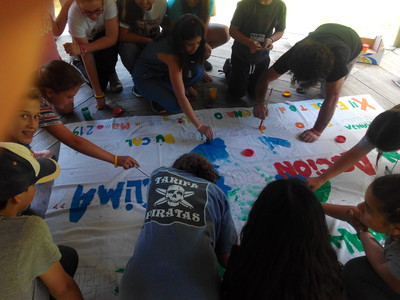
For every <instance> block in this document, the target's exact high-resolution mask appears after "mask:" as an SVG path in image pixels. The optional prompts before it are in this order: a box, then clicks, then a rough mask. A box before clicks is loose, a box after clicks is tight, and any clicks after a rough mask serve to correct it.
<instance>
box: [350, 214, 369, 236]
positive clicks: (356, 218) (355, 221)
mask: <svg viewBox="0 0 400 300" xmlns="http://www.w3.org/2000/svg"><path fill="white" fill-rule="evenodd" d="M347 223H349V224H350V225H351V226H353V227H354V229H355V230H356V231H357V232H360V231H367V230H368V227H367V226H365V225H364V224H363V223H361V221H360V212H359V211H358V210H356V211H354V210H352V209H350V210H349V218H348V220H347Z"/></svg>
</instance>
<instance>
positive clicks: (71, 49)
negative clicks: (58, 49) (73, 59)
mask: <svg viewBox="0 0 400 300" xmlns="http://www.w3.org/2000/svg"><path fill="white" fill-rule="evenodd" d="M64 50H65V52H67V53H68V54H69V55H71V56H74V55H80V54H81V49H80V47H79V45H77V44H74V43H65V44H64Z"/></svg>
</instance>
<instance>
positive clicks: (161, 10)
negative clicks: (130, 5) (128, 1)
mask: <svg viewBox="0 0 400 300" xmlns="http://www.w3.org/2000/svg"><path fill="white" fill-rule="evenodd" d="M125 9H126V6H123V10H122V16H125V11H124V10H125ZM166 12H167V2H166V1H165V0H155V1H154V3H153V5H152V6H151V9H150V10H146V11H144V12H143V20H139V21H138V27H139V28H138V29H139V31H140V32H135V33H136V34H139V35H141V36H146V37H153V36H156V35H158V34H159V33H160V25H161V23H162V21H163V19H164V16H165V13H166ZM119 26H120V27H123V28H126V29H129V25H128V24H126V23H123V22H120V23H119Z"/></svg>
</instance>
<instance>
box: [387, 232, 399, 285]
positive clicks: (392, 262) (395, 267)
mask: <svg viewBox="0 0 400 300" xmlns="http://www.w3.org/2000/svg"><path fill="white" fill-rule="evenodd" d="M384 255H385V260H386V261H387V263H388V269H389V272H390V273H391V274H392V275H393V276H394V277H396V278H397V279H398V280H400V241H399V240H394V239H393V237H392V236H391V235H387V236H386V241H385V249H384Z"/></svg>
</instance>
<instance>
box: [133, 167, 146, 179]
mask: <svg viewBox="0 0 400 300" xmlns="http://www.w3.org/2000/svg"><path fill="white" fill-rule="evenodd" d="M135 168H136V169H138V170H139V171H140V172H142V173H143V174H144V175H146V176H147V177H150V175H149V174H147V173H146V172H145V171H143V170H142V169H141V168H139V167H138V166H135Z"/></svg>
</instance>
